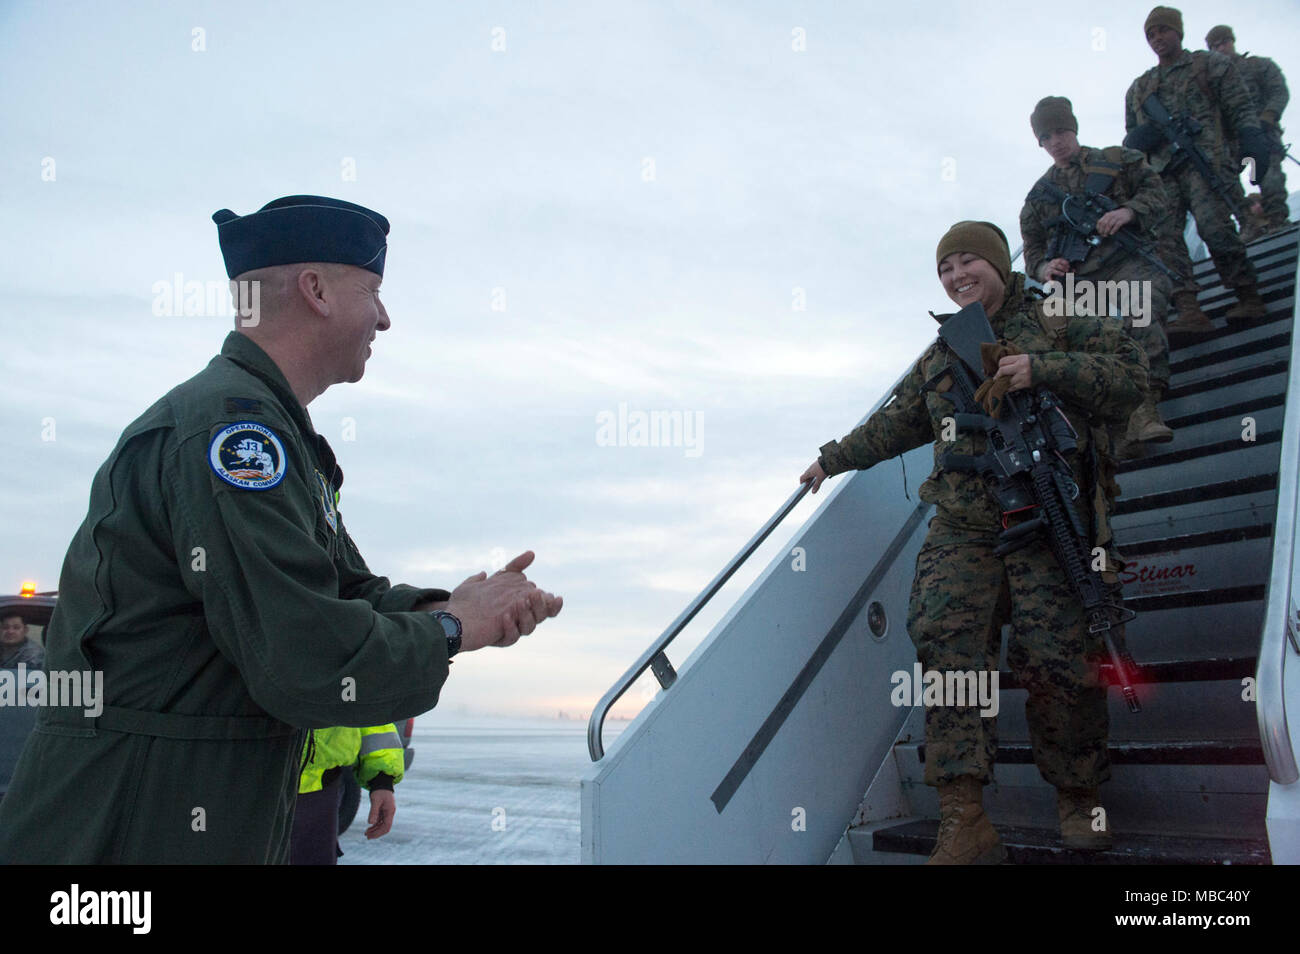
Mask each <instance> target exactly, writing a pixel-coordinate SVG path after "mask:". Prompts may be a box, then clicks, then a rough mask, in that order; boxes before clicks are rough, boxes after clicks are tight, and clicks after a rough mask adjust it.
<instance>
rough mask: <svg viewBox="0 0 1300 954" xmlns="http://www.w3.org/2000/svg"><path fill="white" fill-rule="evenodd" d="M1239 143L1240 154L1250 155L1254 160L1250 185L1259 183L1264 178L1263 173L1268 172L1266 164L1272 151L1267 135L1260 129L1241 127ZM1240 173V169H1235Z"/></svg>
mask: <svg viewBox="0 0 1300 954" xmlns="http://www.w3.org/2000/svg"><path fill="white" fill-rule="evenodd" d="M1238 141H1239V142H1240V143H1241V154H1242V155H1243V156H1250V158H1252V159H1254V160H1255V174H1254V175H1253V176H1251V177H1250V184H1251V185H1259V183H1260V181H1261V180H1262V179H1263V178H1264V173H1266V172H1268V164H1269V161H1270V159H1271V158H1272V157H1271V155H1270V154H1271V153H1272V151H1273V146H1272V144H1271V143H1270V142H1269V141H1268V136H1266V135H1265V134H1264V130H1262V129H1258V128H1255V129H1243V130H1242V131H1241V134H1240V135H1239V136H1238ZM1237 171H1238V174H1240V171H1241V170H1237Z"/></svg>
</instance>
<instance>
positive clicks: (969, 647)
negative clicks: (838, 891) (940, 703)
mask: <svg viewBox="0 0 1300 954" xmlns="http://www.w3.org/2000/svg"><path fill="white" fill-rule="evenodd" d="M1024 282H1025V277H1024V276H1023V275H1021V274H1019V273H1012V275H1011V281H1010V282H1009V283H1008V285H1007V296H1006V298H1005V300H1004V303H1003V305H1002V307H1001V308H999V309H998V312H997V314H995V315H993V316H991V317H990V319H989V321H990V324H991V325H992V326H993V330H994V332H995V333H996V334H997V335H998V336H999V337H1000V338H1001V339H1002V340H1004V341H1005V342H1007V343H1008V344H1010V345H1013V346H1014V347H1015V348H1017V349H1019V350H1020V351H1021V352H1024V353H1027V354H1029V355H1031V361H1030V369H1031V375H1032V380H1033V382H1034V383H1035V384H1042V385H1044V386H1046V387H1048V388H1050V389H1051V390H1052V391H1054V392H1055V393H1056V394H1057V396H1059V397H1060V398H1061V400H1062V401H1063V402H1064V404H1065V405H1066V409H1067V414H1068V416H1069V417H1070V420H1071V423H1072V424H1073V425H1074V427H1075V430H1076V431H1077V432H1078V434H1079V438H1080V440H1079V453H1078V455H1076V457H1075V460H1074V471H1075V478H1076V480H1077V481H1078V482H1079V485H1080V487H1082V488H1084V489H1085V490H1086V493H1083V494H1080V498H1079V503H1078V506H1079V507H1080V513H1081V514H1083V515H1084V516H1085V517H1087V518H1090V519H1091V521H1092V527H1093V541H1094V543H1096V544H1097V545H1100V546H1106V547H1109V546H1110V544H1111V534H1110V527H1109V523H1108V522H1107V519H1106V510H1107V505H1108V501H1109V500H1110V498H1111V495H1112V492H1113V490H1114V484H1113V481H1112V479H1111V477H1110V473H1111V472H1110V469H1109V462H1108V461H1107V460H1106V459H1105V458H1104V457H1103V458H1102V462H1101V464H1100V466H1099V468H1097V471H1096V472H1094V469H1093V468H1092V467H1089V466H1088V461H1090V460H1091V459H1092V455H1090V453H1089V450H1090V448H1093V447H1096V448H1097V449H1098V450H1104V433H1103V428H1104V427H1106V426H1114V425H1119V426H1122V425H1123V423H1124V422H1125V421H1127V419H1128V416H1129V414H1130V413H1131V412H1132V411H1133V409H1134V408H1135V407H1136V406H1137V404H1138V402H1139V401H1140V400H1141V396H1142V393H1143V390H1144V389H1145V388H1146V359H1145V357H1144V356H1143V354H1142V351H1141V349H1140V348H1139V347H1138V346H1137V344H1136V343H1135V342H1134V341H1133V340H1132V339H1131V338H1129V337H1128V336H1127V335H1125V334H1124V333H1123V331H1122V330H1121V329H1120V327H1119V326H1118V325H1117V324H1116V323H1114V322H1112V321H1106V320H1100V319H1096V318H1082V317H1075V318H1060V319H1050V318H1046V319H1045V318H1044V317H1043V316H1042V309H1041V305H1039V304H1037V303H1036V302H1034V301H1032V300H1031V299H1029V298H1028V297H1027V296H1026V295H1025V285H1024ZM1048 325H1053V326H1054V328H1055V329H1056V330H1054V331H1051V332H1049V330H1048V327H1047V326H1048ZM948 361H949V357H948V355H947V353H946V352H945V351H944V350H942V349H941V348H940V347H939V346H938V344H937V343H936V344H935V345H932V346H931V347H930V348H929V349H928V350H927V351H926V352H925V354H924V355H923V356H922V357H921V359H920V361H919V362H917V364H916V366H915V367H914V368H913V369H912V371H911V372H910V373H909V374H908V375H907V377H905V378H904V379H903V381H902V383H901V384H900V385H899V386H898V388H897V390H896V391H895V392H894V397H893V399H892V400H891V401H890V403H889V404H887V405H886V406H885V407H883V408H881V409H880V410H879V411H877V412H876V413H875V414H873V415H872V416H871V417H870V418H869V419H868V420H867V421H866V422H865V423H864V424H862V425H861V426H859V427H858V428H856V429H855V430H854V431H853V432H852V433H850V434H849V435H847V436H846V437H844V438H843V439H842V440H839V441H831V442H830V443H828V444H826V445H825V446H823V447H822V448H821V457H820V463H821V466H822V468H823V470H825V471H826V473H827V475H833V474H838V473H841V472H843V471H846V470H853V469H858V470H862V469H865V468H868V467H871V466H873V465H875V464H877V463H879V462H880V461H883V460H887V459H888V458H890V457H893V456H895V455H897V454H901V453H903V452H905V451H907V450H910V449H912V448H914V447H919V446H921V445H922V444H926V443H929V442H931V441H933V442H934V454H935V468H934V471H933V472H932V473H931V474H930V476H929V478H927V479H926V481H925V482H924V483H923V484H922V485H921V488H920V496H921V499H922V500H925V501H928V502H930V503H933V504H934V505H935V506H936V509H937V513H936V516H935V517H934V519H933V520H931V522H930V530H929V533H928V534H927V536H926V540H925V544H924V546H923V547H922V549H921V553H920V555H919V556H918V557H917V574H916V578H915V580H914V582H913V586H912V598H911V606H910V608H909V612H908V632H909V634H910V635H911V637H912V642H913V643H914V644H915V645H916V651H917V657H918V659H919V660H920V661H921V664H922V666H923V667H925V669H926V670H928V671H943V670H961V671H966V670H980V669H991V670H995V669H996V667H997V661H998V652H999V645H998V640H999V630H1000V627H1001V625H1002V623H1003V622H1010V623H1011V624H1012V639H1013V640H1014V642H1013V643H1012V644H1010V645H1009V646H1008V658H1009V661H1010V664H1011V666H1012V668H1013V670H1014V671H1015V672H1016V674H1017V677H1018V679H1019V680H1020V681H1021V684H1022V685H1023V686H1024V687H1025V688H1026V689H1028V690H1029V701H1028V703H1027V710H1026V711H1027V715H1028V719H1029V729H1030V734H1031V738H1032V743H1033V749H1034V761H1035V762H1036V763H1037V764H1038V767H1039V771H1040V772H1041V773H1042V775H1043V778H1045V779H1046V780H1047V781H1048V782H1050V783H1052V784H1053V785H1055V786H1057V787H1058V788H1088V787H1093V786H1096V785H1098V784H1100V783H1101V782H1103V781H1105V780H1106V779H1107V778H1109V773H1110V770H1109V764H1108V761H1107V756H1106V737H1107V731H1108V726H1109V722H1108V715H1107V710H1106V696H1105V690H1104V689H1103V688H1102V686H1101V683H1100V682H1099V679H1098V671H1097V660H1098V658H1099V654H1100V653H1101V651H1102V648H1101V645H1100V641H1099V640H1098V639H1097V638H1096V637H1094V636H1091V635H1089V633H1088V632H1087V626H1086V625H1085V622H1084V618H1083V608H1082V605H1081V604H1080V602H1079V600H1078V598H1077V597H1076V596H1075V595H1074V594H1073V593H1072V592H1071V591H1070V589H1069V586H1068V584H1067V582H1066V579H1065V574H1064V572H1063V571H1062V569H1061V568H1060V565H1059V564H1058V563H1057V562H1056V559H1055V557H1054V556H1053V555H1052V553H1051V551H1050V549H1048V547H1047V545H1046V544H1045V543H1042V542H1040V543H1036V544H1033V545H1031V546H1027V547H1025V548H1024V549H1022V550H1020V551H1018V552H1016V553H1013V554H1009V555H1007V556H1005V557H998V556H995V555H994V554H993V546H994V543H995V542H996V539H997V534H998V531H999V529H1000V526H1001V514H1000V512H999V510H998V507H997V504H996V503H995V501H994V499H993V497H992V496H991V495H990V494H989V492H988V491H987V489H986V488H985V487H984V485H983V483H982V482H981V480H980V479H979V478H978V477H977V476H975V475H972V474H967V473H958V472H953V471H944V470H943V468H942V466H941V465H940V460H941V458H942V456H943V455H944V454H945V453H948V452H952V453H955V454H971V455H976V454H980V453H983V451H984V449H985V438H984V436H983V435H981V434H974V433H969V432H959V433H957V434H956V439H955V440H954V441H945V440H943V436H942V434H943V427H944V425H943V420H944V418H946V417H949V416H951V415H952V413H953V409H952V404H951V403H950V402H949V401H947V400H946V399H945V398H943V397H942V396H941V395H939V394H937V393H935V392H934V391H926V390H923V389H922V385H923V384H924V383H925V382H926V381H928V380H930V379H932V378H933V376H934V375H935V374H937V373H939V372H941V371H942V370H943V369H944V368H945V367H947V366H948ZM1085 524H1086V521H1085ZM996 732H997V723H996V720H995V719H992V718H984V717H982V716H981V715H980V713H979V706H966V707H956V706H953V707H948V708H941V707H927V709H926V719H925V737H926V749H927V756H926V768H925V780H926V782H927V783H928V784H930V785H938V784H940V783H941V782H948V781H952V780H954V779H955V778H957V777H958V776H961V775H971V776H974V777H975V778H977V779H979V780H980V781H981V782H987V781H989V779H990V777H991V774H992V768H993V757H994V753H995V751H996V748H997V735H996Z"/></svg>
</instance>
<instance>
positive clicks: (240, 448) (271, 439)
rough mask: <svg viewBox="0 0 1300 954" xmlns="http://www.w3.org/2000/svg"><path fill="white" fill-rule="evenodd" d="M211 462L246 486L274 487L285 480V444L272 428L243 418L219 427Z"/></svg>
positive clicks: (224, 476) (229, 478) (218, 471)
mask: <svg viewBox="0 0 1300 954" xmlns="http://www.w3.org/2000/svg"><path fill="white" fill-rule="evenodd" d="M208 463H209V464H210V465H211V466H212V471H213V473H215V474H216V475H217V476H218V477H220V478H221V479H222V480H224V481H225V482H226V483H228V484H230V485H231V486H233V487H240V488H242V489H244V490H270V489H271V488H272V487H275V486H277V485H278V484H279V483H280V481H282V480H284V475H285V471H286V469H287V468H288V463H289V461H288V458H287V457H286V456H285V453H284V444H283V443H281V441H280V438H278V437H277V436H276V435H275V433H274V432H273V431H272V430H271V429H270V428H269V427H264V426H262V425H261V424H257V423H254V422H253V421H240V422H239V423H238V424H231V425H230V426H229V427H226V428H223V429H222V430H220V431H218V432H217V433H216V435H215V436H213V438H212V443H210V444H209V445H208Z"/></svg>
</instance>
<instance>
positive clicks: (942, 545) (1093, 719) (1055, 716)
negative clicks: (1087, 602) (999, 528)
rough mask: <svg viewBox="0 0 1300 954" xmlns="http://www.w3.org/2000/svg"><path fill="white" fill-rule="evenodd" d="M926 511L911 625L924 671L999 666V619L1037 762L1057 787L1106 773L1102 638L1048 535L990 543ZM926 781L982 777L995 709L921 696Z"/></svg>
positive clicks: (1096, 781)
mask: <svg viewBox="0 0 1300 954" xmlns="http://www.w3.org/2000/svg"><path fill="white" fill-rule="evenodd" d="M955 539H959V537H958V536H957V535H955V534H954V532H953V531H952V530H951V529H946V528H944V527H943V526H942V525H941V523H940V522H939V521H932V522H931V524H930V532H929V534H928V535H927V537H926V542H925V544H924V545H923V546H922V548H921V553H920V555H919V556H918V557H917V561H916V578H915V580H914V582H913V584H912V598H911V605H910V607H909V609H908V620H907V631H908V633H909V634H910V635H911V637H912V642H913V644H915V646H916V655H917V658H918V659H919V660H920V663H921V666H922V668H923V669H924V670H925V671H926V672H947V671H954V670H955V671H959V672H965V671H970V670H975V671H979V670H991V671H996V670H997V668H998V657H999V654H1000V652H1001V630H1002V624H1003V623H1006V622H1009V623H1011V638H1010V640H1009V642H1008V645H1007V661H1008V663H1009V665H1010V667H1011V670H1012V672H1013V673H1015V675H1016V678H1017V679H1018V681H1019V682H1020V685H1021V686H1022V687H1023V688H1025V689H1027V690H1028V691H1029V697H1028V700H1027V702H1026V704H1025V715H1026V718H1027V721H1028V723H1029V736H1030V742H1031V744H1032V746H1033V754H1034V762H1035V764H1037V766H1038V771H1039V772H1040V773H1041V775H1042V776H1043V778H1044V779H1045V780H1046V781H1048V782H1049V783H1051V784H1052V785H1055V786H1056V787H1058V788H1092V787H1094V786H1097V785H1100V784H1101V783H1102V782H1104V781H1106V780H1107V779H1109V778H1110V761H1109V758H1108V755H1107V751H1106V741H1107V735H1108V733H1109V729H1110V716H1109V712H1108V711H1107V708H1106V689H1105V686H1104V685H1103V683H1102V681H1101V677H1100V672H1099V669H1098V663H1099V661H1100V659H1101V655H1102V652H1103V647H1102V644H1101V641H1100V639H1098V638H1097V637H1095V636H1092V635H1090V634H1089V633H1088V628H1087V624H1086V622H1085V619H1084V615H1083V607H1082V604H1081V603H1080V601H1079V599H1078V597H1076V596H1075V595H1074V593H1073V592H1072V591H1071V590H1070V588H1069V585H1068V584H1067V582H1066V580H1065V574H1064V572H1063V571H1062V570H1061V568H1060V566H1059V564H1058V563H1057V561H1056V558H1055V556H1053V555H1052V552H1051V550H1050V549H1049V548H1048V546H1047V544H1046V542H1043V541H1039V542H1035V543H1033V544H1031V545H1029V546H1027V547H1025V548H1023V549H1021V550H1019V551H1017V552H1015V553H1010V554H1007V555H1006V556H1003V557H999V556H995V555H994V553H993V548H994V545H995V542H994V539H993V537H992V536H991V535H983V534H971V535H970V536H969V537H968V538H967V541H966V542H952V541H954V540H955ZM925 749H926V755H925V781H926V784H927V785H938V784H940V783H942V782H948V781H951V780H953V779H955V778H957V777H959V776H961V775H973V776H974V777H975V778H977V779H979V780H980V781H981V782H983V783H985V784H987V783H988V782H990V781H991V780H992V777H993V765H994V761H995V757H996V754H997V718H996V716H983V715H981V714H980V707H979V706H978V705H965V706H957V705H927V706H926V710H925Z"/></svg>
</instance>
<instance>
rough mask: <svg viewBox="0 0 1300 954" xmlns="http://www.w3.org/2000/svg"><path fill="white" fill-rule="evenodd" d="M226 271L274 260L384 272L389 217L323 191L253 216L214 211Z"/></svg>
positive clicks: (263, 265) (281, 202)
mask: <svg viewBox="0 0 1300 954" xmlns="http://www.w3.org/2000/svg"><path fill="white" fill-rule="evenodd" d="M212 221H213V222H216V223H217V240H218V241H219V242H220V243H221V255H222V257H223V258H225V260H226V275H227V276H228V277H230V278H234V277H235V276H236V275H242V274H243V273H244V272H251V271H253V270H254V269H257V268H269V267H270V266H272V265H294V264H297V263H298V262H337V263H339V264H341V265H355V266H357V267H358V268H364V269H366V270H367V271H371V272H374V273H375V274H376V275H379V276H382V275H383V274H384V255H385V253H386V252H387V251H388V219H386V218H384V217H383V216H382V215H380V214H379V213H378V212H375V211H374V210H372V209H367V208H366V207H365V206H363V205H356V204H354V203H352V202H344V201H343V200H342V199H330V198H327V197H325V196H322V195H289V196H285V197H284V198H283V199H276V200H275V201H274V202H268V203H266V205H264V206H262V207H261V208H260V209H258V210H257V211H256V212H254V213H252V214H251V215H236V214H235V213H234V212H231V211H230V210H229V209H222V210H221V211H220V212H214V213H213V214H212Z"/></svg>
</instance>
